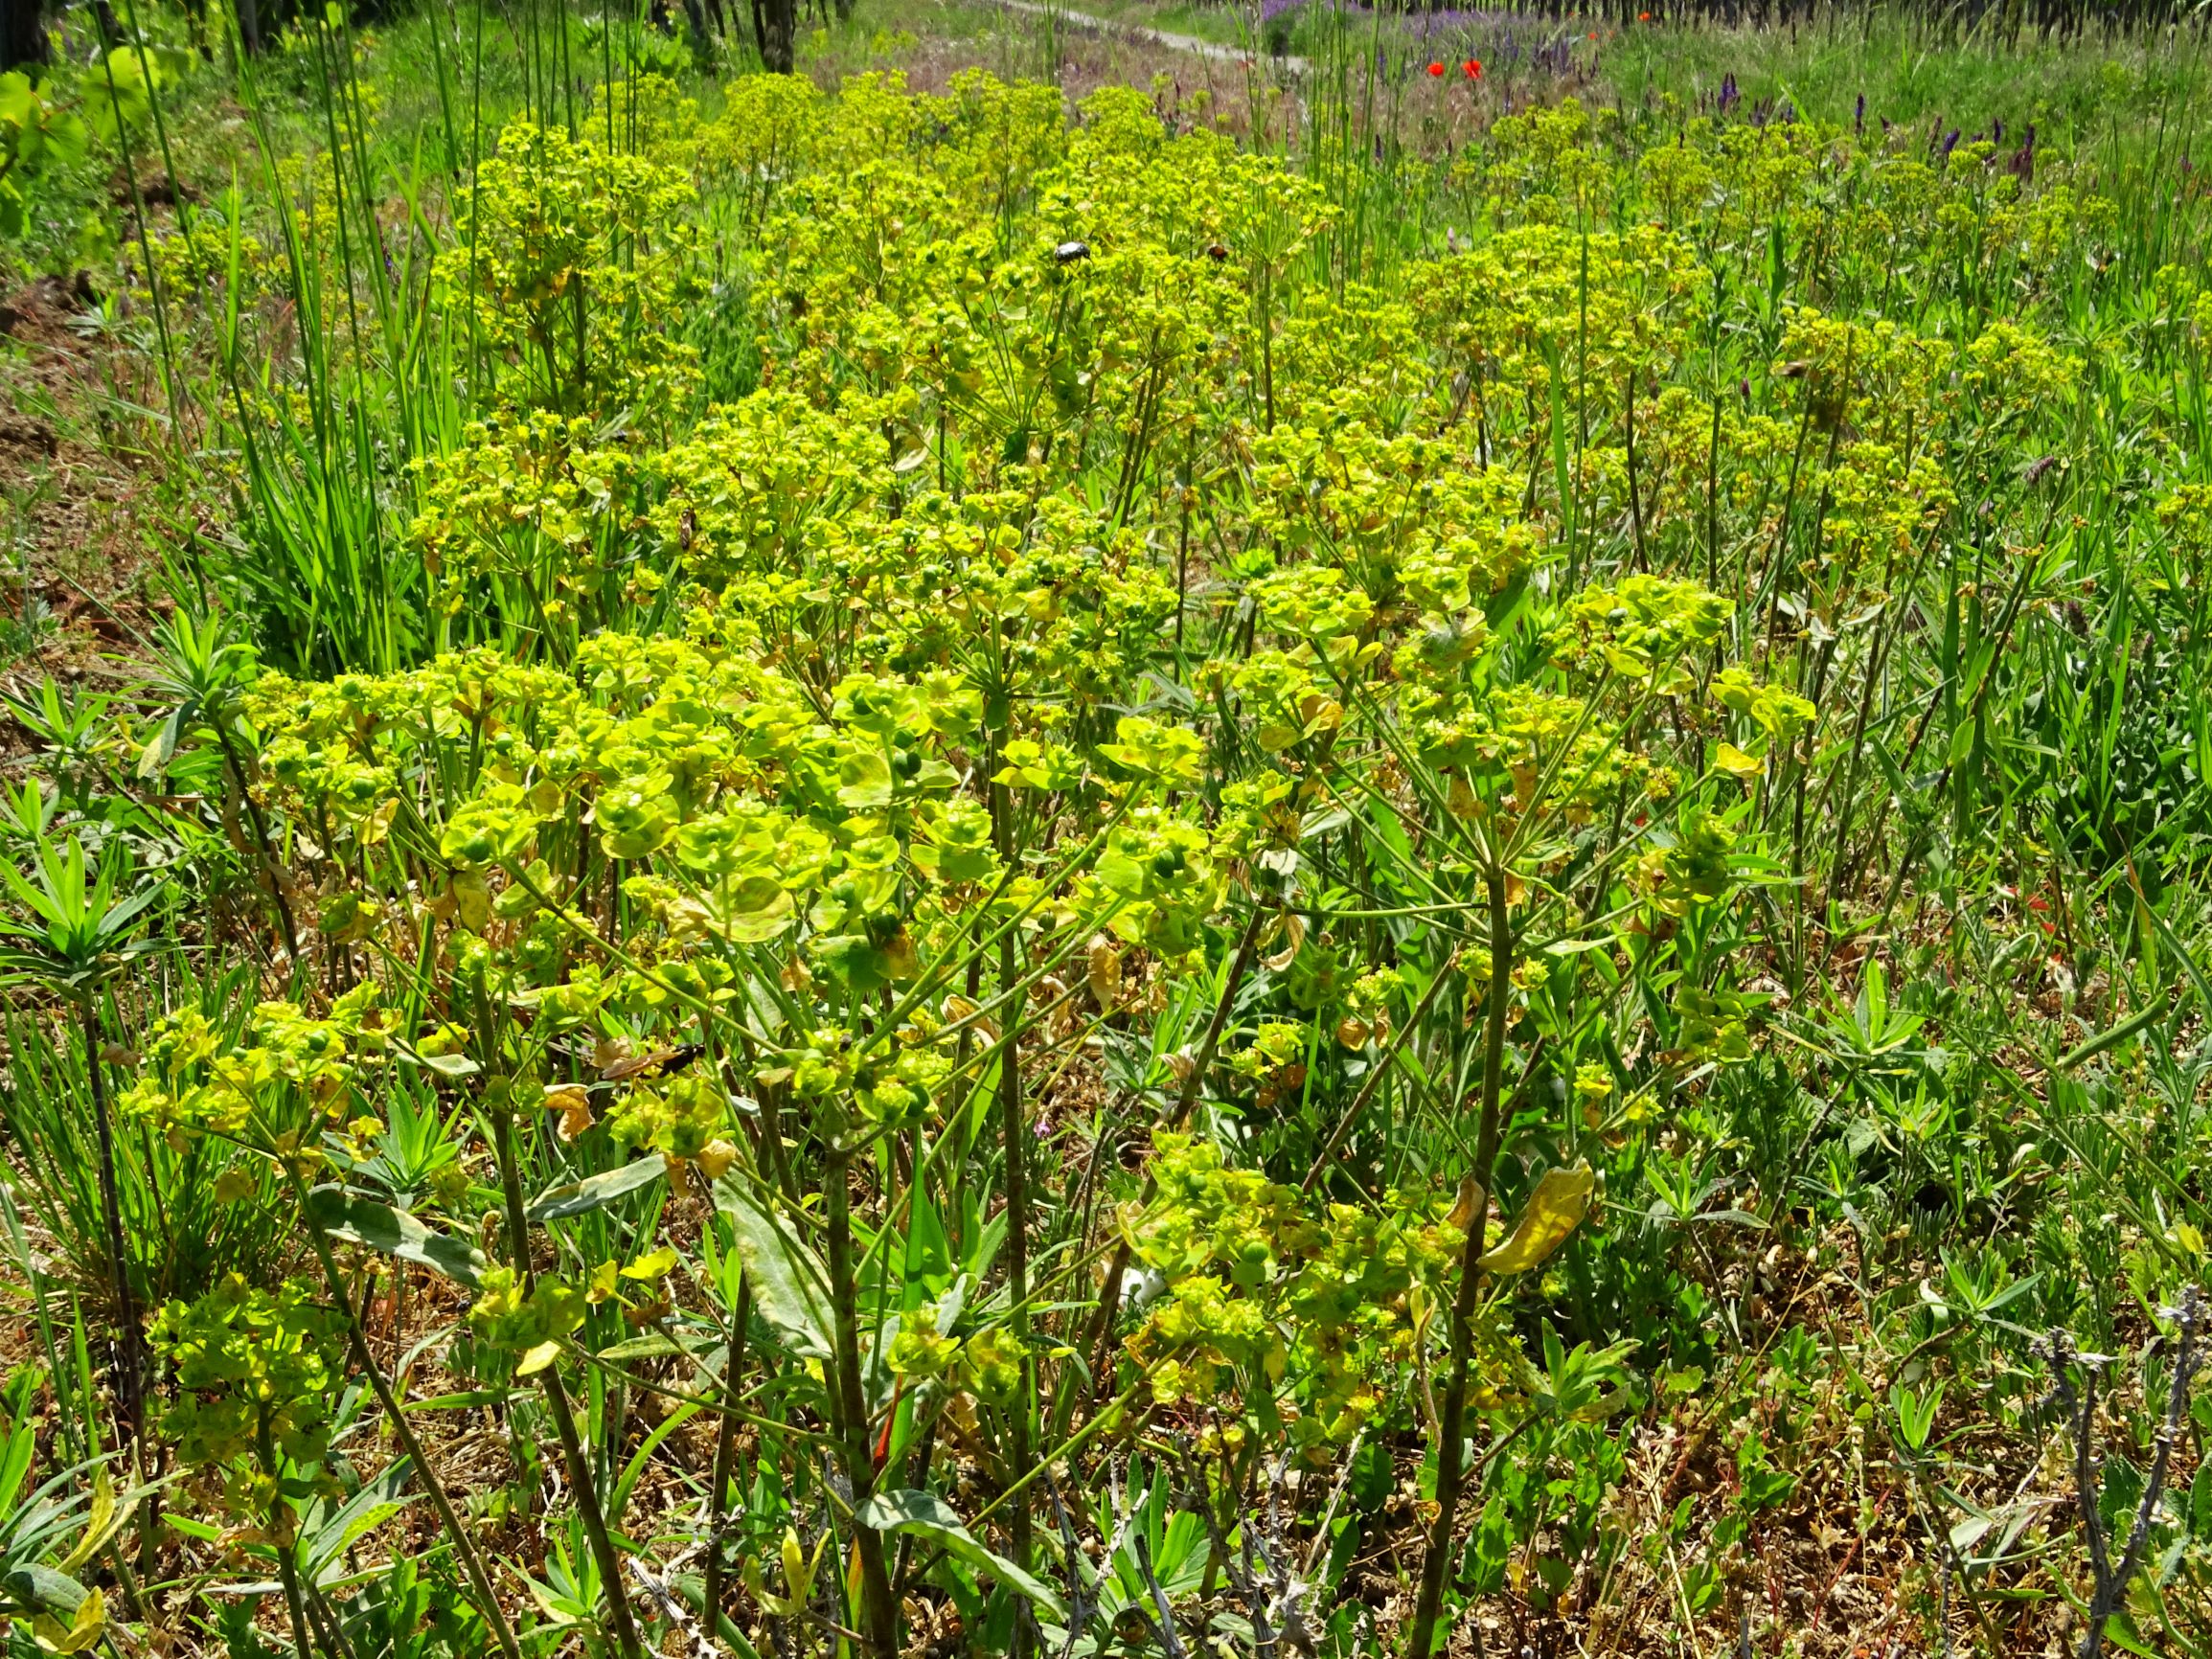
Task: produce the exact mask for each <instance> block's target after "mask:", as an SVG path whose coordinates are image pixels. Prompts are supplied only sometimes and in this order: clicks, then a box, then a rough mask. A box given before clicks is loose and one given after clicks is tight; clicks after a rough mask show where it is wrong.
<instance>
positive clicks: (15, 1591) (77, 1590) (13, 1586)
mask: <svg viewBox="0 0 2212 1659" xmlns="http://www.w3.org/2000/svg"><path fill="white" fill-rule="evenodd" d="M0 1588H4V1589H5V1590H6V1591H7V1593H8V1600H9V1601H10V1602H12V1603H13V1604H14V1605H16V1606H18V1607H26V1608H34V1609H36V1610H38V1611H40V1612H46V1613H66V1614H71V1615H74V1614H75V1613H76V1611H77V1609H78V1607H79V1606H80V1604H81V1603H82V1602H83V1601H84V1586H83V1585H82V1584H80V1583H79V1582H78V1581H77V1580H76V1579H72V1578H71V1577H70V1576H69V1575H68V1574H67V1573H57V1572H56V1571H55V1570H54V1569H53V1568H52V1567H42V1566H39V1565H38V1564H37V1563H36V1562H33V1563H31V1564H30V1565H29V1566H23V1567H17V1568H15V1569H13V1570H12V1571H11V1572H10V1573H9V1574H8V1575H7V1576H6V1577H5V1578H0Z"/></svg>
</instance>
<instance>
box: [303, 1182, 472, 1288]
mask: <svg viewBox="0 0 2212 1659" xmlns="http://www.w3.org/2000/svg"><path fill="white" fill-rule="evenodd" d="M308 1219H309V1220H311V1221H313V1222H314V1223H315V1225H317V1226H318V1227H320V1228H322V1230H323V1231H324V1232H326V1233H328V1234H329V1235H330V1236H331V1238H333V1239H344V1240H345V1241H346V1242H347V1243H349V1244H363V1245H366V1246H368V1248H370V1249H371V1250H381V1251H382V1252H383V1253H384V1254H385V1255H387V1256H394V1257H397V1258H399V1260H400V1261H412V1262H415V1263H416V1264H417V1265H419V1266H422V1267H428V1268H431V1269H432V1270H434V1271H436V1272H439V1273H443V1274H445V1277H446V1278H448V1279H452V1280H457V1281H458V1282H459V1283H461V1284H466V1285H467V1286H468V1288H469V1289H471V1290H473V1289H475V1288H476V1283H477V1280H478V1278H479V1277H480V1276H481V1275H482V1274H483V1272H484V1269H485V1267H486V1265H487V1263H486V1261H485V1260H484V1253H483V1252H482V1251H481V1250H479V1249H477V1248H476V1246H475V1245H473V1244H471V1243H469V1242H468V1241H467V1239H456V1238H454V1237H453V1236H452V1235H451V1234H449V1233H440V1232H438V1231H436V1230H435V1229H433V1228H430V1227H427V1226H424V1225H423V1224H422V1221H420V1220H419V1219H417V1218H416V1217H415V1216H411V1215H409V1214H408V1213H407V1212H406V1211H404V1210H399V1209H395V1208H393V1207H392V1206H391V1205H390V1204H379V1203H377V1202H376V1200H375V1199H374V1198H363V1197H359V1196H357V1195H356V1194H354V1193H349V1192H347V1191H346V1190H345V1189H344V1188H343V1187H336V1186H324V1187H317V1188H316V1189H315V1190H314V1191H313V1192H311V1193H308Z"/></svg>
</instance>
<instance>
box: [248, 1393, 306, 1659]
mask: <svg viewBox="0 0 2212 1659" xmlns="http://www.w3.org/2000/svg"><path fill="white" fill-rule="evenodd" d="M254 1443H255V1447H256V1449H257V1450H258V1451H259V1452H260V1453H261V1459H262V1473H264V1474H266V1475H267V1476H268V1477H269V1547H270V1548H271V1549H273V1550H274V1551H276V1553H277V1579H278V1581H279V1582H281V1583H282V1584H283V1585H284V1587H285V1609H286V1611H288V1612H289V1613H290V1614H291V1618H292V1645H293V1646H294V1647H296V1648H299V1650H300V1659H312V1656H313V1654H314V1650H315V1649H314V1647H313V1645H312V1644H311V1643H309V1642H308V1609H307V1606H306V1604H305V1602H303V1601H302V1600H301V1597H300V1574H299V1568H298V1565H297V1563H295V1562H294V1561H293V1559H292V1536H291V1532H292V1529H291V1528H290V1526H289V1525H287V1524H286V1520H285V1485H284V1474H283V1470H282V1467H281V1466H280V1465H279V1464H278V1463H277V1448H276V1446H275V1445H274V1444H273V1443H271V1442H270V1440H269V1419H268V1413H267V1412H265V1411H262V1412H260V1413H258V1414H257V1416H256V1418H255V1422H254Z"/></svg>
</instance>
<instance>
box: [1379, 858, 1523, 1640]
mask: <svg viewBox="0 0 2212 1659" xmlns="http://www.w3.org/2000/svg"><path fill="white" fill-rule="evenodd" d="M1485 879H1486V882H1487V885H1488V888H1489V892H1490V1023H1489V1028H1488V1029H1487V1030H1486V1031H1485V1033H1484V1034H1483V1072H1482V1119H1481V1123H1480V1125H1479V1126H1478V1127H1477V1129H1476V1131H1475V1140H1474V1168H1473V1169H1472V1170H1470V1171H1469V1174H1468V1180H1469V1181H1470V1182H1471V1186H1472V1191H1471V1194H1470V1196H1471V1199H1472V1206H1471V1213H1470V1215H1469V1216H1468V1219H1467V1242H1466V1243H1465V1244H1464V1245H1463V1246H1462V1247H1461V1249H1460V1253H1459V1291H1458V1294H1457V1295H1455V1296H1454V1297H1453V1298H1452V1304H1451V1333H1450V1350H1449V1355H1450V1366H1451V1375H1450V1377H1449V1380H1448V1381H1447V1383H1446V1384H1445V1390H1444V1407H1443V1410H1442V1411H1441V1412H1440V1413H1439V1414H1438V1420H1437V1443H1436V1519H1435V1521H1434V1522H1433V1523H1431V1524H1430V1527H1429V1530H1428V1552H1427V1554H1426V1556H1425V1557H1424V1558H1423V1560H1422V1563H1421V1596H1420V1600H1419V1601H1418V1602H1416V1603H1415V1605H1414V1610H1413V1639H1412V1641H1411V1642H1410V1643H1408V1644H1407V1646H1406V1649H1405V1650H1406V1652H1407V1654H1408V1655H1410V1656H1411V1659H1429V1655H1430V1654H1431V1653H1433V1652H1434V1651H1435V1648H1436V1619H1437V1614H1438V1612H1439V1611H1440V1609H1441V1608H1442V1607H1443V1604H1444V1583H1445V1579H1446V1577H1447V1576H1448V1573H1449V1571H1450V1566H1451V1533H1452V1521H1453V1519H1454V1517H1455V1516H1456V1514H1457V1512H1458V1510H1459V1496H1460V1488H1461V1486H1462V1485H1463V1483H1464V1481H1465V1479H1466V1466H1465V1460H1464V1456H1463V1453H1464V1449H1465V1448H1464V1444H1463V1435H1464V1429H1465V1424H1466V1420H1467V1395H1468V1384H1469V1376H1468V1374H1469V1371H1470V1369H1471V1357H1472V1354H1473V1350H1474V1302H1475V1296H1476V1294H1477V1292H1478V1290H1479V1287H1480V1284H1481V1276H1480V1274H1479V1272H1478V1271H1477V1269H1476V1266H1475V1263H1476V1262H1477V1261H1480V1260H1481V1259H1482V1250H1483V1231H1484V1222H1485V1220H1486V1218H1487V1217H1488V1216H1489V1215H1490V1183H1491V1176H1492V1174H1493V1172H1494V1166H1495V1165H1496V1163H1497V1144H1498V1136H1499V1122H1498V1119H1499V1108H1500V1104H1501V1102H1502V1100H1503V1096H1504V1090H1503V1088H1502V1086H1501V1085H1502V1083H1503V1081H1504V1074H1505V1023H1506V1019H1507V1017H1508V1014H1509V1010H1510V1005H1511V1003H1512V1000H1513V982H1512V973H1513V920H1512V917H1511V916H1510V915H1509V914H1508V909H1507V905H1506V873H1505V872H1504V871H1503V870H1501V869H1498V868H1496V867H1495V866H1493V867H1492V869H1491V870H1490V871H1489V872H1488V873H1487V875H1486V877H1485ZM1481 1640H1482V1638H1481V1636H1480V1635H1479V1634H1478V1635H1477V1636H1476V1637H1475V1642H1476V1651H1477V1652H1479V1651H1480V1650H1481V1646H1480V1645H1481Z"/></svg>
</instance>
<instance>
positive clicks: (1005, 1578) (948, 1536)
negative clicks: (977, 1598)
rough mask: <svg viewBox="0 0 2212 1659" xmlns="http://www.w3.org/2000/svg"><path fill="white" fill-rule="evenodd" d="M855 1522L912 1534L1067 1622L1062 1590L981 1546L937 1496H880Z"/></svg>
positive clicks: (896, 1493) (907, 1492) (899, 1493)
mask: <svg viewBox="0 0 2212 1659" xmlns="http://www.w3.org/2000/svg"><path fill="white" fill-rule="evenodd" d="M857 1519H858V1520H859V1522H860V1524H861V1525H862V1526H864V1527H874V1528H875V1529H876V1530H877V1531H878V1532H879V1533H913V1534H916V1535H917V1536H920V1537H924V1538H927V1539H928V1540H929V1541H930V1542H931V1543H933V1544H938V1545H941V1546H942V1547H943V1548H944V1549H945V1550H946V1551H947V1552H948V1553H949V1554H951V1555H954V1556H956V1557H959V1558H960V1559H961V1560H963V1561H966V1562H967V1563H968V1564H969V1566H971V1567H977V1568H980V1569H981V1570H983V1571H984V1572H987V1573H990V1574H992V1575H993V1576H994V1577H995V1578H996V1579H998V1581H999V1582H1000V1583H1002V1584H1004V1585H1005V1586H1006V1587H1007V1588H1008V1589H1010V1590H1016V1591H1018V1592H1020V1593H1021V1594H1022V1595H1024V1596H1026V1597H1028V1598H1029V1599H1030V1600H1031V1601H1032V1602H1036V1603H1037V1605H1038V1607H1040V1608H1042V1609H1043V1610H1044V1611H1045V1612H1047V1613H1049V1614H1051V1615H1052V1616H1053V1617H1054V1618H1055V1619H1058V1620H1060V1621H1062V1622H1064V1621H1065V1620H1066V1618H1067V1603H1066V1602H1063V1601H1061V1600H1060V1592H1059V1591H1057V1590H1055V1589H1054V1588H1053V1587H1052V1586H1051V1585H1049V1584H1047V1583H1045V1582H1044V1581H1043V1580H1042V1579H1038V1578H1035V1577H1033V1576H1032V1575H1031V1574H1029V1573H1028V1572H1025V1571H1024V1570H1023V1569H1022V1568H1020V1567H1017V1566H1015V1564H1014V1563H1013V1562H1012V1561H1010V1560H1008V1559H1007V1558H1006V1557H1004V1556H1000V1555H996V1554H994V1553H993V1552H992V1551H990V1550H987V1549H985V1548H984V1547H983V1546H982V1545H981V1544H979V1543H977V1542H976V1541H975V1537H974V1534H971V1533H969V1530H968V1526H967V1523H966V1522H964V1521H962V1520H961V1518H960V1517H959V1515H958V1514H956V1513H954V1512H953V1510H952V1507H951V1506H950V1505H949V1504H947V1503H946V1501H945V1500H944V1499H943V1498H941V1497H939V1496H938V1495H937V1494H936V1493H935V1492H922V1491H915V1490H912V1489H906V1490H902V1491H894V1492H878V1493H877V1494H876V1495H875V1496H874V1497H872V1498H870V1499H869V1500H868V1501H867V1502H866V1503H864V1504H862V1505H861V1506H860V1510H859V1513H858V1516H857Z"/></svg>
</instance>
